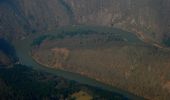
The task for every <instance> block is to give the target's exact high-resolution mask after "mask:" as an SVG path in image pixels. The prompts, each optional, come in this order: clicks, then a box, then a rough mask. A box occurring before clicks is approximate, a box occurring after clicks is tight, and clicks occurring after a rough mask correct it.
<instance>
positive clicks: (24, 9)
mask: <svg viewBox="0 0 170 100" xmlns="http://www.w3.org/2000/svg"><path fill="white" fill-rule="evenodd" d="M169 13H170V0H142V1H141V0H126V1H124V0H50V1H49V0H0V34H5V35H6V34H14V33H16V34H17V35H18V34H19V35H20V34H21V35H23V34H24V33H25V34H30V33H37V32H48V31H50V30H54V29H56V28H57V27H61V26H65V25H73V24H74V25H75V24H76V25H94V26H96V25H97V26H107V27H117V28H120V29H123V30H127V31H130V32H134V33H142V34H143V35H145V36H146V37H148V38H149V39H150V40H152V41H158V42H160V41H161V40H162V39H163V38H164V37H165V36H168V35H169V30H170V19H169V17H168V16H169ZM16 34H15V37H16Z"/></svg>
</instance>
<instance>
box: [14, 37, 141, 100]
mask: <svg viewBox="0 0 170 100" xmlns="http://www.w3.org/2000/svg"><path fill="white" fill-rule="evenodd" d="M31 43H32V39H31V38H29V37H27V38H26V39H23V40H15V41H14V44H13V45H14V46H15V49H16V52H17V55H18V57H19V60H20V63H21V64H23V65H27V66H30V67H32V68H33V69H36V70H40V71H44V72H47V73H51V74H54V75H57V76H61V77H64V78H66V79H69V80H74V81H77V82H79V83H82V84H87V85H90V86H94V87H99V88H102V89H105V90H109V91H112V92H115V93H119V94H122V95H123V96H125V97H127V98H129V99H132V100H143V98H142V97H138V96H136V95H133V94H132V93H129V92H127V91H123V90H120V89H118V88H116V87H112V86H109V85H106V84H104V83H101V82H98V81H96V80H94V79H91V78H88V77H85V76H82V75H80V74H76V73H71V72H66V71H62V70H54V69H50V68H46V67H44V66H42V65H40V64H38V63H36V62H35V61H34V60H33V59H32V57H31V55H30V50H31V45H30V44H31Z"/></svg>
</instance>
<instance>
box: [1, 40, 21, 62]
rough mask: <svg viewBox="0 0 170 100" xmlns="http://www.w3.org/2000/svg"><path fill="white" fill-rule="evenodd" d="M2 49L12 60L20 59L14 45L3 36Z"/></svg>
mask: <svg viewBox="0 0 170 100" xmlns="http://www.w3.org/2000/svg"><path fill="white" fill-rule="evenodd" d="M0 51H2V52H3V53H5V54H6V55H7V56H8V57H9V58H10V59H11V61H13V62H16V61H18V58H17V55H16V51H15V49H14V47H13V46H12V45H11V44H10V43H9V42H8V41H6V40H5V39H3V38H0Z"/></svg>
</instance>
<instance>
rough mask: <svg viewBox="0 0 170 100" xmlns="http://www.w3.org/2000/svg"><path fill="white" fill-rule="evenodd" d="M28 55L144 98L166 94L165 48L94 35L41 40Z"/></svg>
mask: <svg viewBox="0 0 170 100" xmlns="http://www.w3.org/2000/svg"><path fill="white" fill-rule="evenodd" d="M92 37H93V36H92ZM98 39H100V41H97V42H94V41H96V40H98ZM32 56H33V58H34V59H35V60H37V61H38V62H40V63H41V64H43V65H45V66H46V67H50V68H54V69H62V70H65V71H70V72H74V73H79V74H81V75H85V76H88V77H90V78H93V79H96V80H98V81H101V82H104V83H106V84H109V85H112V86H116V87H118V88H121V89H124V90H127V91H130V92H132V93H134V94H136V95H139V96H143V97H145V98H147V99H152V100H168V98H170V88H169V87H170V85H169V81H170V75H169V70H170V62H169V59H170V51H168V50H164V49H160V48H156V47H153V46H150V45H147V44H144V43H139V44H133V43H127V42H122V41H105V38H104V39H102V38H101V37H100V36H99V37H97V38H96V36H95V38H84V39H81V38H78V37H77V38H66V39H64V40H57V41H45V42H44V43H42V45H41V46H40V47H39V48H35V49H33V50H32Z"/></svg>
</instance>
